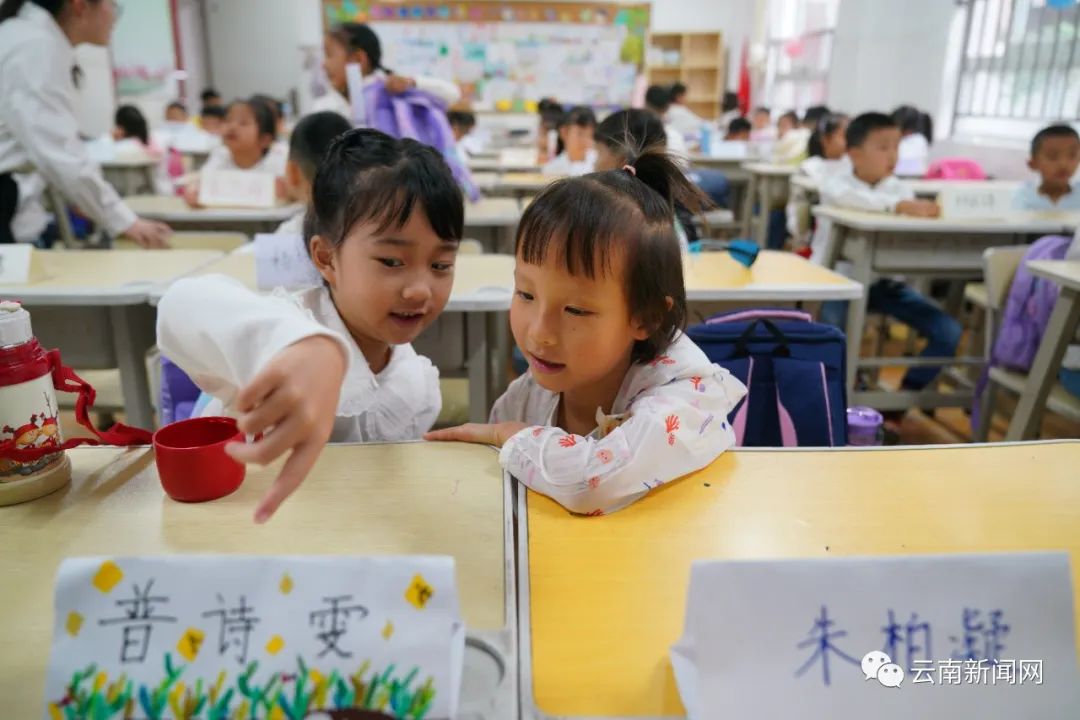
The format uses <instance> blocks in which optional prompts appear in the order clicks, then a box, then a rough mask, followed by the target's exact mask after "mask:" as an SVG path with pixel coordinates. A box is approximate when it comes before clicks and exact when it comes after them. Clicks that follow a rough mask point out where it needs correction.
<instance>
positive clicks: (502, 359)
mask: <svg viewBox="0 0 1080 720" xmlns="http://www.w3.org/2000/svg"><path fill="white" fill-rule="evenodd" d="M485 315H486V316H487V318H488V337H489V338H490V339H491V349H492V353H491V360H492V366H491V384H490V385H489V386H488V392H489V393H490V394H489V395H488V397H489V398H490V399H491V402H492V403H494V402H495V398H498V397H500V396H501V395H502V394H503V392H505V391H506V386H507V384H508V380H507V366H508V365H509V364H510V345H511V341H510V316H509V314H508V313H505V312H493V313H485ZM487 410H488V412H490V410H491V408H490V407H489V408H488V409H487ZM485 422H486V419H485Z"/></svg>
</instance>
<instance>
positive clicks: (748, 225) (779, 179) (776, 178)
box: [742, 162, 798, 247]
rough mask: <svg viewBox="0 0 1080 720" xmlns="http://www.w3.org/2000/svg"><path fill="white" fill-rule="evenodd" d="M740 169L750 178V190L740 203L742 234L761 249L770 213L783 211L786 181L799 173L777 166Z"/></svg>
mask: <svg viewBox="0 0 1080 720" xmlns="http://www.w3.org/2000/svg"><path fill="white" fill-rule="evenodd" d="M742 167H743V169H744V170H745V171H746V172H747V173H749V175H750V187H749V189H748V190H747V192H746V197H745V198H744V199H743V210H742V223H743V227H742V233H743V236H744V237H750V236H751V232H753V238H754V240H756V241H757V244H758V245H759V246H761V247H765V246H766V245H767V239H768V233H769V211H770V210H772V209H774V208H776V207H783V205H784V203H786V202H787V196H788V178H790V177H791V176H792V175H794V174H795V171H796V170H798V166H796V165H776V164H773V163H762V162H749V163H743V166H742ZM755 203H756V204H757V207H758V211H759V213H760V217H759V218H758V220H757V222H756V224H755V223H754V220H753V217H754V204H755Z"/></svg>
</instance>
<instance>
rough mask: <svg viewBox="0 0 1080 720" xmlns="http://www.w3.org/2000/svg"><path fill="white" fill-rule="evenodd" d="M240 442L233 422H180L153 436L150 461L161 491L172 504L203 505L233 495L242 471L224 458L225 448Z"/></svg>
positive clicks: (215, 419)
mask: <svg viewBox="0 0 1080 720" xmlns="http://www.w3.org/2000/svg"><path fill="white" fill-rule="evenodd" d="M233 442H244V434H243V433H242V432H240V430H239V428H237V427H236V420H233V419H232V418H226V417H204V418H192V419H190V420H183V421H181V422H178V423H173V424H172V425H166V426H165V427H163V428H161V429H160V430H158V431H157V432H156V433H154V460H155V461H156V462H157V469H158V477H159V478H161V487H163V488H164V489H165V492H166V493H167V494H168V496H169V497H171V498H172V499H173V500H179V501H180V502H206V501H208V500H217V499H218V498H223V497H225V496H226V495H229V494H230V493H232V492H234V491H235V490H236V488H238V487H240V483H242V482H244V472H245V468H244V466H243V465H241V464H240V463H238V462H236V461H235V460H233V459H232V458H231V457H229V456H228V455H226V454H225V446H226V445H228V444H229V443H233Z"/></svg>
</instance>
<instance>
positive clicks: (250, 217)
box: [126, 195, 304, 235]
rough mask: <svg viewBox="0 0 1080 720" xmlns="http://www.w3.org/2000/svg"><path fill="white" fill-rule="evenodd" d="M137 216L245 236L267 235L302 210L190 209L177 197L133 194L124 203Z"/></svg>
mask: <svg viewBox="0 0 1080 720" xmlns="http://www.w3.org/2000/svg"><path fill="white" fill-rule="evenodd" d="M126 202H127V206H128V207H129V208H131V209H132V210H134V211H135V212H136V213H137V214H138V215H139V217H143V218H147V219H149V220H160V221H161V222H163V223H168V224H169V225H170V226H171V227H172V228H173V230H232V231H234V232H242V233H246V234H248V235H255V234H257V233H270V232H274V231H275V230H277V227H278V225H280V224H281V223H283V222H285V221H286V220H288V219H289V218H291V217H292V216H293V215H295V214H296V213H298V212H300V211H301V210H303V209H304V206H303V205H300V204H299V203H293V204H290V205H278V206H276V207H272V208H264V209H255V208H191V207H188V204H187V203H186V202H184V199H183V198H179V197H164V196H160V195H136V196H135V197H131V198H128V199H127V200H126Z"/></svg>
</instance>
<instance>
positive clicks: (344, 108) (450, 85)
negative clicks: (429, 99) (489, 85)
mask: <svg viewBox="0 0 1080 720" xmlns="http://www.w3.org/2000/svg"><path fill="white" fill-rule="evenodd" d="M387 77H389V75H388V74H387V73H386V71H385V70H376V71H375V72H373V73H371V74H370V75H365V76H364V87H367V86H368V85H370V84H372V83H374V82H378V81H385V80H386V78H387ZM413 82H415V83H416V89H417V90H423V91H424V92H426V93H428V94H429V95H432V96H433V97H435V98H437V99H439V100H440V101H442V102H444V103H446V104H447V105H448V106H449V105H453V104H454V103H456V102H457V101H458V100H460V99H461V88H459V87H458V86H457V83H454V82H451V81H449V80H441V79H439V78H434V77H427V76H424V75H417V76H415V77H413ZM311 112H313V113H317V112H336V113H337V114H338V115H341V116H342V117H344V118H345V119H346V120H349V121H350V122H351V121H352V119H353V116H352V106H351V105H350V104H349V98H347V97H345V96H344V95H342V94H341V93H339V92H338V91H337V90H335V89H334V88H332V87H331V88H328V89H327V91H326V92H325V93H323V94H322V95H320V96H319V97H317V98H315V100H314V102H312V103H311Z"/></svg>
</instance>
